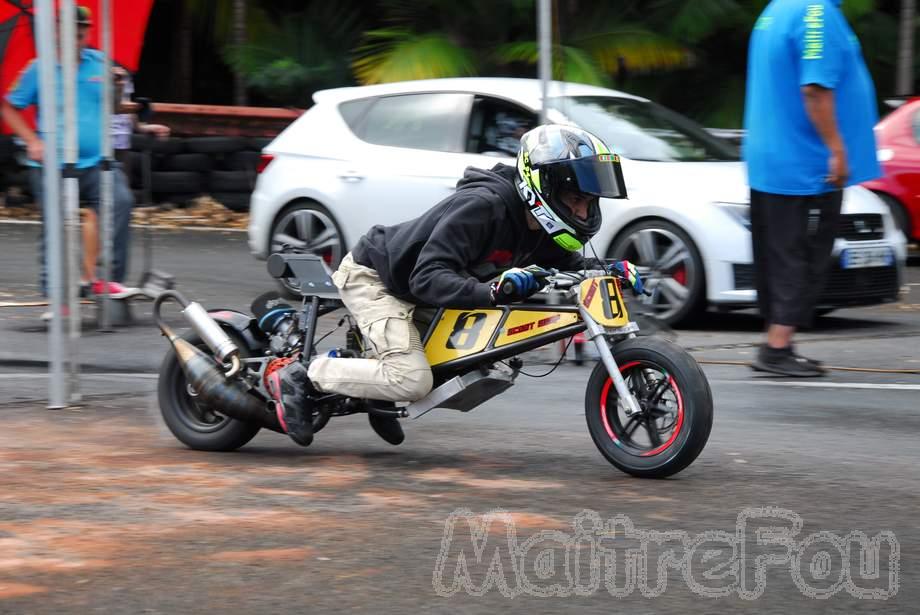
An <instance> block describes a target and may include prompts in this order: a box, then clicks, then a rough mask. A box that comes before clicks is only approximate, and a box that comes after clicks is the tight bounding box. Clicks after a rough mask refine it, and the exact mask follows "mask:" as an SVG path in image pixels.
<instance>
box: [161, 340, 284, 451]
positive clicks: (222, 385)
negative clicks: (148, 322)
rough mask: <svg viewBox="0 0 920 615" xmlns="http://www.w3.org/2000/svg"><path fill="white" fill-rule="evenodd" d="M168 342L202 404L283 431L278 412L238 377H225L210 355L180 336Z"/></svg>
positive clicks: (241, 419)
mask: <svg viewBox="0 0 920 615" xmlns="http://www.w3.org/2000/svg"><path fill="white" fill-rule="evenodd" d="M170 342H171V343H172V346H173V348H175V350H176V356H177V357H178V359H179V365H181V366H182V371H184V372H185V377H186V379H187V380H188V382H189V384H190V385H191V386H192V388H193V389H195V391H196V392H197V393H198V399H199V400H201V402H202V403H203V404H204V405H205V406H207V407H208V408H211V409H213V410H214V411H216V412H220V413H221V414H225V415H227V416H229V417H230V418H234V419H238V420H240V421H243V422H245V423H254V424H256V425H261V426H262V427H266V428H268V429H271V430H272V431H277V432H278V433H285V431H284V429H283V428H282V427H281V424H280V423H279V422H278V416H277V415H276V414H275V413H274V412H273V411H272V410H271V409H270V408H269V406H268V404H266V403H265V402H264V401H262V400H261V399H259V398H258V397H256V396H255V395H252V394H251V393H250V392H249V389H248V388H247V387H246V385H245V384H244V383H243V382H242V381H241V380H240V379H238V378H226V377H225V376H224V374H222V373H221V372H220V370H219V369H218V368H217V365H216V364H215V363H214V360H213V359H211V358H210V357H209V356H208V355H206V354H205V353H204V352H202V351H201V350H200V349H198V348H196V347H195V346H193V345H192V344H190V343H189V342H188V341H186V340H184V339H182V338H181V337H177V338H175V339H170Z"/></svg>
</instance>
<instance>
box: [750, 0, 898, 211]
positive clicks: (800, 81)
mask: <svg viewBox="0 0 920 615" xmlns="http://www.w3.org/2000/svg"><path fill="white" fill-rule="evenodd" d="M839 5H840V0H773V1H772V2H770V4H769V5H767V7H766V8H765V9H764V11H763V13H762V14H761V15H760V18H759V19H758V20H757V24H756V25H755V26H754V31H753V33H752V34H751V42H750V47H749V50H748V75H747V97H746V101H745V109H744V127H745V129H746V136H745V140H744V150H743V151H744V159H745V161H746V162H747V166H748V181H749V183H750V186H751V188H753V189H754V190H758V191H761V192H770V193H773V194H789V195H810V194H821V193H824V192H829V191H832V190H835V189H836V188H835V187H834V186H832V185H831V184H828V183H827V182H826V181H825V177H826V176H827V173H828V170H829V169H828V159H829V158H830V151H829V150H828V148H827V147H826V146H825V145H824V142H823V141H822V140H821V137H820V136H819V135H818V132H817V131H816V130H815V127H814V125H812V123H811V120H810V119H809V118H808V114H807V112H806V111H805V103H804V98H803V95H802V92H801V88H802V87H803V86H806V85H811V84H814V85H819V86H822V87H825V88H828V89H832V90H834V104H835V108H836V117H837V127H838V130H839V131H840V134H841V137H842V139H843V143H844V147H845V148H846V155H847V163H848V164H849V167H850V177H849V180H848V183H847V185H853V184H858V183H861V182H864V181H866V180H869V179H873V178H875V177H878V176H879V175H881V169H880V167H879V164H878V160H877V158H876V145H875V134H874V133H873V127H874V126H875V124H876V122H877V121H878V109H877V107H876V102H875V88H874V86H873V85H872V78H871V77H870V75H869V71H868V70H867V69H866V64H865V62H864V61H863V57H862V50H861V48H860V45H859V41H858V40H857V38H856V35H854V34H853V31H852V30H851V29H850V26H849V24H847V22H846V19H845V18H844V16H843V13H842V12H841V11H840V8H839Z"/></svg>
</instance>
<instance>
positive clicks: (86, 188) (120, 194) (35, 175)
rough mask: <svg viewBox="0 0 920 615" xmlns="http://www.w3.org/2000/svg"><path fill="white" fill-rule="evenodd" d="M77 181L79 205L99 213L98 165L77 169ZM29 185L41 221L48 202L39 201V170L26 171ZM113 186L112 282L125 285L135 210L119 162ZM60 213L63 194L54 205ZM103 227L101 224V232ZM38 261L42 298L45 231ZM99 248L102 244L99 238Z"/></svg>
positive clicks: (45, 280)
mask: <svg viewBox="0 0 920 615" xmlns="http://www.w3.org/2000/svg"><path fill="white" fill-rule="evenodd" d="M77 174H78V176H79V177H78V180H77V181H78V182H79V184H80V190H79V195H80V196H79V199H80V205H81V206H86V207H89V208H90V209H93V210H95V211H97V212H98V211H99V199H100V194H99V192H100V190H101V185H102V179H101V178H102V172H101V171H100V169H99V167H98V166H95V167H89V168H86V169H78V170H77ZM29 183H30V184H31V186H32V194H33V195H34V197H35V202H36V203H41V212H42V218H43V219H44V217H45V215H46V213H45V212H46V209H45V208H46V207H48V206H49V204H48V203H45V202H44V199H43V198H42V193H43V187H44V186H43V184H42V169H41V168H39V167H34V168H30V169H29ZM112 183H113V187H114V190H113V193H114V206H113V221H112V234H113V237H112V281H114V282H124V280H125V275H126V274H127V272H128V243H129V240H130V234H131V209H132V208H133V207H134V194H133V193H132V192H131V188H130V187H128V181H127V178H126V177H125V174H124V173H123V172H122V171H121V168H120V166H119V165H118V163H115V167H114V171H113V172H112ZM57 205H58V206H59V207H61V209H62V212H63V195H62V201H61V203H58V204H57ZM101 232H102V227H101V225H100V233H101ZM38 245H39V249H38V259H39V267H40V271H39V276H38V283H39V287H40V288H41V292H42V294H43V295H47V294H48V267H47V264H46V263H45V229H44V228H42V232H41V233H39V238H38ZM99 245H100V246H101V245H102V237H100V242H99Z"/></svg>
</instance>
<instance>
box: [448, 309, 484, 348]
mask: <svg viewBox="0 0 920 615" xmlns="http://www.w3.org/2000/svg"><path fill="white" fill-rule="evenodd" d="M487 317H488V315H487V314H484V313H483V312H460V315H459V316H457V322H455V323H454V330H453V331H451V332H450V337H449V338H447V348H448V349H450V350H469V349H470V348H472V347H473V346H475V345H476V339H477V338H478V337H479V334H480V333H481V332H482V327H483V325H485V324H486V318H487Z"/></svg>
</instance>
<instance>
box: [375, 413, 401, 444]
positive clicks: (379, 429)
mask: <svg viewBox="0 0 920 615" xmlns="http://www.w3.org/2000/svg"><path fill="white" fill-rule="evenodd" d="M367 418H368V420H369V421H370V424H371V427H372V428H373V430H374V432H376V434H377V435H378V436H380V437H381V438H383V439H384V440H386V441H387V442H389V443H390V444H392V445H393V446H397V445H399V444H402V442H403V440H405V439H406V434H404V433H403V428H402V425H400V424H399V419H396V418H393V417H391V416H380V415H379V414H370V413H369V414H368V415H367Z"/></svg>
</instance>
